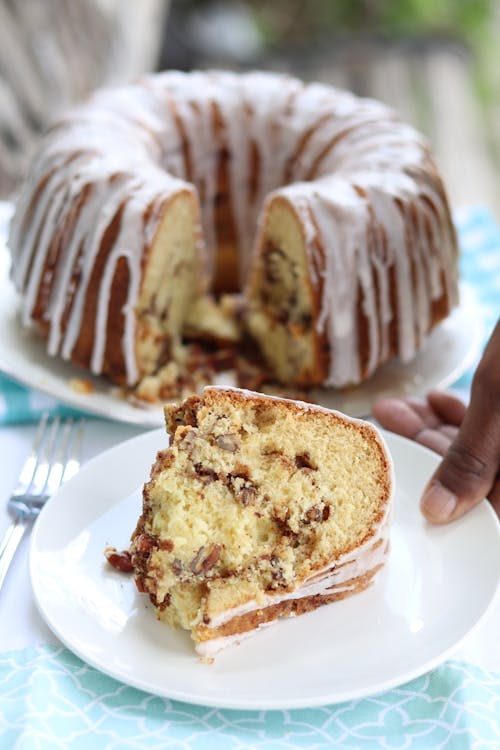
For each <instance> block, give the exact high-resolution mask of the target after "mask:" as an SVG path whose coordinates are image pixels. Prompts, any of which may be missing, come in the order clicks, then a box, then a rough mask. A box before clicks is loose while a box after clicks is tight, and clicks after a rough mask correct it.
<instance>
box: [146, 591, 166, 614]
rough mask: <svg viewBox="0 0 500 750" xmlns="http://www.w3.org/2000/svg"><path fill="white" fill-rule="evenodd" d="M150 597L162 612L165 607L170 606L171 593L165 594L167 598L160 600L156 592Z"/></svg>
mask: <svg viewBox="0 0 500 750" xmlns="http://www.w3.org/2000/svg"><path fill="white" fill-rule="evenodd" d="M149 599H150V601H151V603H152V604H154V606H155V607H156V608H157V609H159V610H160V612H163V610H164V609H166V608H167V607H170V594H165V598H164V599H163V600H162V601H161V602H159V601H158V598H157V596H156V594H150V595H149Z"/></svg>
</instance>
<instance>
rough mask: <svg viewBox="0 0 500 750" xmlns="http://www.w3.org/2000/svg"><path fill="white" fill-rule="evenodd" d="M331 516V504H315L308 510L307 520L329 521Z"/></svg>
mask: <svg viewBox="0 0 500 750" xmlns="http://www.w3.org/2000/svg"><path fill="white" fill-rule="evenodd" d="M329 517H330V506H329V505H321V504H320V505H313V506H312V508H309V510H308V511H307V512H306V522H308V523H310V522H319V521H327V520H328V518H329Z"/></svg>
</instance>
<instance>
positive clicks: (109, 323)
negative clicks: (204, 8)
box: [9, 72, 457, 387]
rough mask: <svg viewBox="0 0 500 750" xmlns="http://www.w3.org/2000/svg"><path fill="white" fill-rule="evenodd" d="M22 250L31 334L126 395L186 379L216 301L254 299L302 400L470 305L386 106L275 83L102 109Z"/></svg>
mask: <svg viewBox="0 0 500 750" xmlns="http://www.w3.org/2000/svg"><path fill="white" fill-rule="evenodd" d="M9 247H10V250H11V254H12V278H13V280H14V282H15V285H16V287H17V288H18V289H19V291H20V293H21V298H22V320H23V323H24V324H26V325H29V324H32V323H35V324H36V326H38V328H40V329H41V331H42V333H43V335H44V336H45V338H46V340H47V348H48V352H49V353H50V354H51V355H58V354H59V355H60V356H62V357H63V358H65V359H70V360H73V361H74V362H76V363H78V364H80V365H82V366H84V367H86V368H89V369H90V370H91V371H92V372H94V373H104V374H106V375H107V376H109V377H110V378H111V379H112V380H113V381H115V382H118V383H123V384H126V385H128V386H133V385H134V384H136V383H137V382H138V381H139V380H140V379H141V378H143V377H144V376H148V375H151V374H153V373H155V372H157V370H158V369H159V368H160V367H161V366H162V365H163V364H165V363H167V364H168V363H170V362H172V361H174V362H181V363H182V361H183V356H185V350H184V349H183V335H184V331H185V328H186V326H187V325H188V324H189V327H190V329H193V328H194V329H195V330H196V327H197V323H196V320H194V321H193V317H195V316H194V314H193V307H194V306H195V303H196V302H197V301H198V300H199V299H200V298H202V297H203V296H204V295H205V294H206V293H208V292H210V293H212V294H214V295H215V296H216V298H217V299H218V298H219V296H220V295H222V294H224V293H237V292H239V293H241V294H242V295H243V303H242V307H241V310H242V311H243V312H242V314H241V319H240V320H241V321H242V322H243V329H244V331H245V335H247V334H249V335H250V336H251V337H252V339H253V341H254V342H255V344H256V345H257V347H258V349H259V350H260V351H261V352H262V354H263V356H264V358H265V361H266V362H267V365H266V366H267V368H268V369H269V370H270V372H271V373H272V376H273V377H274V378H275V379H277V380H278V381H280V382H282V383H296V384H300V385H304V386H309V385H317V384H325V385H332V386H338V387H342V386H345V385H347V384H350V383H359V382H360V381H362V380H363V379H365V378H367V377H369V376H370V375H371V374H372V373H373V372H374V371H375V370H376V369H377V367H378V366H379V365H380V364H381V363H383V362H385V361H387V360H388V359H389V358H390V357H392V356H397V357H399V358H401V359H402V360H404V361H408V360H410V359H411V358H412V357H414V355H415V354H416V353H417V351H418V350H419V349H420V348H421V347H422V345H423V344H424V342H425V340H426V337H427V334H428V333H429V331H430V330H431V329H432V328H433V326H435V325H436V324H437V323H438V322H439V321H440V320H442V319H443V318H444V317H445V316H446V315H447V314H448V312H449V311H450V310H451V308H452V307H453V306H454V305H455V304H456V302H457V244H456V237H455V232H454V228H453V225H452V222H451V219H450V212H449V207H448V203H447V198H446V195H445V192H444V189H443V185H442V182H441V179H440V176H439V174H438V171H437V169H436V167H435V165H434V162H433V161H432V157H431V155H430V152H429V148H428V145H427V144H426V142H425V140H424V139H423V138H422V137H421V135H420V134H418V133H417V132H415V131H414V130H413V129H412V128H411V127H409V126H407V125H405V124H403V123H401V122H400V121H399V120H398V118H397V117H396V116H395V115H394V113H393V112H392V111H390V110H389V109H388V108H386V107H385V106H383V105H382V104H380V103H378V102H375V101H372V100H367V99H360V98H357V97H355V96H353V95H351V94H349V93H347V92H344V91H340V90H337V89H335V88H332V87H329V86H326V85H321V84H315V83H311V84H304V83H302V82H300V81H299V80H297V79H294V78H291V77H288V76H283V75H278V74H271V73H259V72H252V73H245V74H235V73H229V72H192V73H180V72H166V73H161V74H155V75H150V76H147V77H145V78H144V79H143V80H141V81H140V82H139V83H137V84H135V85H129V86H125V87H122V88H115V89H108V90H101V91H99V92H97V93H96V94H95V95H94V96H93V97H92V98H91V99H90V100H89V101H88V102H87V103H85V104H83V105H82V106H80V107H79V108H77V109H75V110H73V111H72V112H71V113H69V114H68V115H67V116H66V117H64V118H63V119H62V120H60V121H59V122H58V123H57V124H55V125H54V126H53V127H52V129H51V130H50V131H49V132H48V133H47V135H46V138H45V140H44V142H43V144H42V145H41V148H40V149H39V152H38V155H37V156H36V158H35V160H34V163H33V165H32V168H31V171H30V173H29V174H28V176H27V178H26V180H25V183H24V186H23V188H22V190H21V193H20V195H19V198H18V200H17V204H16V211H15V216H14V219H13V222H12V226H11V230H10V238H9ZM202 308H203V306H202ZM200 323H205V324H206V321H200ZM216 327H217V326H216ZM235 335H236V338H237V335H238V334H235Z"/></svg>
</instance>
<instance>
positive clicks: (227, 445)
mask: <svg viewBox="0 0 500 750" xmlns="http://www.w3.org/2000/svg"><path fill="white" fill-rule="evenodd" d="M215 442H216V444H217V446H218V447H219V448H220V449H221V450H222V451H229V452H230V453H236V451H237V450H238V443H237V442H236V435H234V434H232V433H227V434H226V435H217V437H216V438H215Z"/></svg>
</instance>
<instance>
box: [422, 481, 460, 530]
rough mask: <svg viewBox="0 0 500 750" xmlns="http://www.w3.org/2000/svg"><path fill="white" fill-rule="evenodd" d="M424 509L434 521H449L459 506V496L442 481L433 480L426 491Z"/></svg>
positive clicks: (423, 498) (423, 501)
mask: <svg viewBox="0 0 500 750" xmlns="http://www.w3.org/2000/svg"><path fill="white" fill-rule="evenodd" d="M421 507H422V511H423V512H424V514H425V515H426V516H428V517H429V518H430V519H431V520H433V521H447V520H448V519H449V517H450V516H451V515H452V513H453V511H454V510H455V508H456V507H457V496H456V495H454V494H453V492H450V490H448V489H446V487H444V486H443V485H442V484H441V482H432V483H431V484H430V485H429V486H428V487H427V489H426V491H425V492H424V494H423V496H422V503H421Z"/></svg>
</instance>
